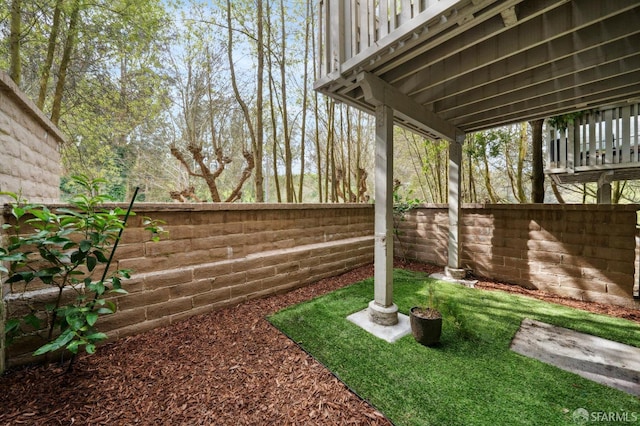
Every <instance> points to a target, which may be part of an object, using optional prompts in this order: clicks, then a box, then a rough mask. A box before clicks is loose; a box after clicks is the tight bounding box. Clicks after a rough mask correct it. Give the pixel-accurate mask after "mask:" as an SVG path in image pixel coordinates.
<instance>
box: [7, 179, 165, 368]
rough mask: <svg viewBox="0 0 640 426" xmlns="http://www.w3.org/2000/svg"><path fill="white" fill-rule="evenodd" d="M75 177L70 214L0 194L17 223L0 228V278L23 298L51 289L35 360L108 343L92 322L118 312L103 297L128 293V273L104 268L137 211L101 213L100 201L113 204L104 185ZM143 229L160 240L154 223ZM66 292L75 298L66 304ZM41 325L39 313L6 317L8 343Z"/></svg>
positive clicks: (64, 208) (98, 181)
mask: <svg viewBox="0 0 640 426" xmlns="http://www.w3.org/2000/svg"><path fill="white" fill-rule="evenodd" d="M73 179H74V181H75V183H76V184H77V185H79V186H80V187H81V188H82V189H83V193H80V194H77V195H75V196H73V197H72V198H71V200H70V201H69V204H70V207H69V208H67V207H61V208H57V209H55V210H54V211H52V210H50V209H49V208H48V207H46V206H43V205H37V204H28V203H26V202H25V201H24V200H22V199H21V197H20V196H19V195H16V194H14V193H8V192H2V193H1V194H3V195H8V196H10V197H12V198H13V200H14V202H13V203H12V204H11V205H10V206H9V207H10V210H9V212H10V214H11V215H12V216H13V218H14V219H15V224H11V223H7V224H4V225H3V229H4V232H5V234H6V236H5V244H3V246H2V247H0V262H2V263H0V274H2V273H4V274H6V280H5V284H9V285H10V286H11V291H12V293H18V294H21V295H22V296H23V297H24V298H25V299H27V300H28V295H27V294H26V293H27V292H29V291H30V290H32V289H33V287H34V284H38V285H40V286H42V285H45V286H47V287H50V288H54V289H56V297H55V298H54V301H53V303H51V304H48V305H46V307H45V311H46V312H45V315H46V330H47V331H46V343H45V344H44V345H42V346H41V347H40V348H38V349H37V350H36V351H35V352H34V355H42V354H48V353H50V352H54V351H58V350H61V349H66V350H67V351H69V352H71V353H72V354H73V355H74V356H75V354H77V353H78V350H79V349H81V348H84V350H85V351H86V352H87V353H93V352H95V350H96V343H98V342H100V341H102V340H104V339H106V338H107V336H106V334H104V333H101V332H99V331H98V330H97V328H96V324H97V322H98V320H99V318H100V317H101V316H102V315H107V314H111V313H113V312H115V310H116V307H115V305H114V304H113V302H111V301H109V300H107V297H108V296H109V295H112V294H124V293H126V290H125V289H124V288H122V280H124V279H126V278H129V274H130V271H129V270H126V269H119V270H116V271H113V272H110V271H109V265H110V263H111V259H112V258H113V254H114V252H115V249H116V248H117V243H118V241H119V239H120V237H121V235H122V231H123V230H124V227H125V224H126V220H127V218H128V216H129V214H135V213H133V212H131V208H129V210H128V211H127V210H123V209H121V208H112V209H107V208H105V206H104V203H105V202H109V201H112V198H111V197H110V196H108V195H106V194H103V193H102V192H101V189H102V185H103V184H104V183H105V182H104V181H103V180H101V179H89V178H87V177H86V176H75V177H74V178H73ZM134 198H135V195H134ZM133 201H134V200H132V201H131V205H133ZM144 224H145V227H146V228H145V229H147V230H150V231H151V232H152V233H153V239H158V235H159V234H158V233H159V232H162V229H161V228H160V227H159V224H158V222H156V221H153V220H150V219H148V218H145V220H144ZM66 292H73V293H74V296H75V297H72V298H71V301H70V302H69V303H67V304H64V302H65V301H66V300H68V298H67V297H63V296H64V295H65V293H66ZM43 319H44V318H43V315H42V313H38V312H37V311H36V308H31V312H29V313H28V314H27V315H25V316H23V317H21V318H10V319H8V320H7V321H6V323H5V333H6V336H7V343H8V344H10V343H11V340H12V338H14V337H16V336H18V335H20V334H23V333H24V330H28V329H29V328H30V327H32V328H33V329H36V330H38V329H41V328H42V320H43ZM74 356H72V358H71V359H72V360H73V357H74Z"/></svg>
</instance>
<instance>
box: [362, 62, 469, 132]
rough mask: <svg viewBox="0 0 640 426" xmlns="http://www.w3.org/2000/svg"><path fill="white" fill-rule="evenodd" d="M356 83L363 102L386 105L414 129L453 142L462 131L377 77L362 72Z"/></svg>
mask: <svg viewBox="0 0 640 426" xmlns="http://www.w3.org/2000/svg"><path fill="white" fill-rule="evenodd" d="M357 80H358V82H359V83H360V87H361V88H362V91H363V92H364V98H365V100H366V101H367V102H368V103H370V104H372V105H376V106H378V105H387V106H389V107H391V108H392V109H393V112H394V115H395V116H396V117H398V118H399V119H401V120H403V121H406V122H410V123H412V124H413V125H415V126H416V127H418V128H420V127H422V128H426V129H428V130H429V133H433V134H434V135H436V136H437V138H439V139H445V140H448V141H455V140H456V136H457V135H460V134H463V133H464V132H462V130H460V129H458V128H457V127H456V126H454V125H453V124H451V123H450V122H448V121H446V120H444V119H442V118H441V117H440V116H439V115H437V114H436V113H434V112H433V111H431V110H429V109H427V108H425V107H423V106H422V105H420V104H419V103H417V102H416V101H414V100H413V99H411V98H410V97H409V96H407V95H405V94H404V93H402V92H401V91H399V90H398V89H396V88H395V87H393V86H392V85H390V84H389V83H387V82H385V81H384V80H382V79H380V78H379V77H377V76H375V75H373V74H371V73H368V72H363V73H360V74H359V75H358V79H357Z"/></svg>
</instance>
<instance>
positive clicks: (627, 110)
mask: <svg viewBox="0 0 640 426" xmlns="http://www.w3.org/2000/svg"><path fill="white" fill-rule="evenodd" d="M620 113H621V114H620V119H621V121H622V123H620V124H621V126H622V129H621V130H622V133H621V137H622V156H621V159H620V160H621V162H623V163H630V162H631V107H630V106H624V107H622V111H620Z"/></svg>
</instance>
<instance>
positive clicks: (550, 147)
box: [542, 123, 556, 169]
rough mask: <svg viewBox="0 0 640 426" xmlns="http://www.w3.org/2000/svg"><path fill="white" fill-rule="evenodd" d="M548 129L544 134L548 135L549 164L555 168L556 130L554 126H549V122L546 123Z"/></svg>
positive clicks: (551, 167)
mask: <svg viewBox="0 0 640 426" xmlns="http://www.w3.org/2000/svg"><path fill="white" fill-rule="evenodd" d="M544 126H545V128H546V131H544V132H543V133H542V134H543V135H546V139H547V164H548V165H549V168H550V169H555V168H556V164H555V163H556V158H555V157H556V152H555V147H554V145H555V138H554V137H553V135H554V133H555V130H556V129H554V128H549V127H548V126H547V124H546V123H545V124H544Z"/></svg>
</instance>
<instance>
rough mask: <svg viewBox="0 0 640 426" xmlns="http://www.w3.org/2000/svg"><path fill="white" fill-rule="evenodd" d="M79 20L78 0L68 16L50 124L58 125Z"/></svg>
mask: <svg viewBox="0 0 640 426" xmlns="http://www.w3.org/2000/svg"><path fill="white" fill-rule="evenodd" d="M79 20H80V0H75V1H74V3H73V9H72V10H71V15H69V32H68V33H67V40H66V41H65V43H64V50H63V51H62V59H61V60H60V70H59V71H58V82H57V83H56V90H55V93H54V95H53V105H52V107H51V122H52V123H53V124H55V125H56V126H57V125H58V122H59V121H60V110H61V108H62V98H63V96H64V88H65V83H66V80H67V70H68V69H69V65H70V64H71V54H72V53H73V49H74V48H75V44H76V38H77V36H78V23H79V22H78V21H79Z"/></svg>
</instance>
